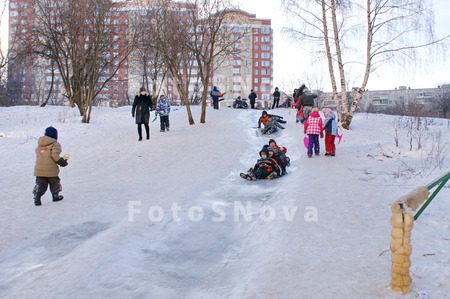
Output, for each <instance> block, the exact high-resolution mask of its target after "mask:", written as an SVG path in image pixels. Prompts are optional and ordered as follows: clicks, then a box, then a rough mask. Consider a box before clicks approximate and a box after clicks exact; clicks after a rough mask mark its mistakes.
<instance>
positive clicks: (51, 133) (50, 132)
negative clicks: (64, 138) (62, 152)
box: [45, 127, 58, 140]
mask: <svg viewBox="0 0 450 299" xmlns="http://www.w3.org/2000/svg"><path fill="white" fill-rule="evenodd" d="M45 136H48V137H50V138H53V139H56V140H58V130H56V129H55V128H53V127H48V128H47V129H45Z"/></svg>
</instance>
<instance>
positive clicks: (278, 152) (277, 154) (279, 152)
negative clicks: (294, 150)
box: [269, 139, 291, 175]
mask: <svg viewBox="0 0 450 299" xmlns="http://www.w3.org/2000/svg"><path fill="white" fill-rule="evenodd" d="M269 147H270V148H273V153H274V157H273V158H274V159H275V160H276V161H277V162H278V164H279V165H280V167H281V175H285V174H287V172H286V167H287V166H290V165H291V159H290V158H289V157H288V156H286V152H287V149H286V148H285V147H280V146H278V145H277V142H276V141H275V139H270V140H269Z"/></svg>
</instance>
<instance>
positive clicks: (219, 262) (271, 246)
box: [0, 107, 450, 299]
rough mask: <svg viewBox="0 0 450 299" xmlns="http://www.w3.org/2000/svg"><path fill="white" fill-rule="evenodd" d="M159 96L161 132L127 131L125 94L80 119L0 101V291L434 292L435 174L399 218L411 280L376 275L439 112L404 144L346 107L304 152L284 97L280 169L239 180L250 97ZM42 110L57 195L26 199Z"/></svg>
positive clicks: (440, 199)
mask: <svg viewBox="0 0 450 299" xmlns="http://www.w3.org/2000/svg"><path fill="white" fill-rule="evenodd" d="M174 110H176V111H173V112H172V113H171V116H170V117H171V131H170V132H168V133H167V132H166V133H161V132H159V121H158V122H155V123H153V124H151V139H150V141H142V142H138V141H137V139H138V136H137V132H136V125H135V124H134V120H133V119H132V117H131V108H130V107H122V108H118V109H112V108H96V109H94V111H93V115H92V123H91V124H82V123H81V121H80V117H79V116H78V113H77V110H76V109H70V108H68V107H46V108H39V107H11V108H0V136H1V137H0V149H1V152H2V155H1V171H0V188H1V193H2V201H1V206H0V238H1V239H0V240H1V241H0V297H1V298H14V299H16V298H417V297H418V296H419V293H420V292H422V294H421V296H422V297H423V296H425V297H428V298H430V299H431V298H448V296H449V295H448V294H450V252H449V251H450V214H449V211H450V201H449V199H450V188H449V184H447V186H446V187H445V188H444V189H443V190H442V191H441V192H440V193H439V195H438V196H437V198H436V199H435V200H434V201H433V202H432V203H431V204H430V205H429V207H428V208H427V210H426V211H425V212H424V213H423V214H422V216H421V217H420V218H419V219H418V221H417V222H416V223H415V227H414V229H413V234H412V247H413V253H412V256H411V260H412V267H411V276H412V278H413V284H412V291H411V293H409V294H407V295H406V296H403V295H400V294H399V293H396V292H394V291H392V290H391V289H390V287H389V283H390V267H391V258H390V251H389V242H390V230H391V227H390V222H389V219H390V216H391V211H390V205H391V204H392V202H393V201H395V200H396V199H397V198H398V197H400V196H402V195H404V194H405V193H407V192H409V191H410V190H412V189H414V188H416V187H418V186H420V185H426V184H428V183H430V182H432V181H433V180H434V179H436V178H438V177H440V176H441V175H442V174H444V173H446V172H448V171H449V164H450V160H449V157H448V156H449V140H450V127H449V124H448V121H447V120H439V119H437V120H433V122H432V123H431V124H430V125H429V126H428V130H427V131H424V132H423V135H422V138H423V139H422V140H423V141H422V143H423V145H424V146H423V148H422V149H421V150H416V149H415V146H413V147H414V149H413V150H412V151H410V150H409V142H408V136H407V133H406V131H405V130H403V129H402V130H399V133H400V139H399V147H398V148H396V147H395V138H394V136H395V131H396V129H395V128H396V127H399V126H397V125H395V123H396V121H397V120H398V117H394V116H386V115H372V114H358V115H356V116H355V117H354V119H353V123H352V128H351V130H349V131H345V132H344V137H343V139H342V142H341V143H340V144H339V145H337V155H336V157H327V156H323V153H324V148H323V139H322V140H321V142H322V148H321V154H322V155H321V156H319V157H313V158H312V159H308V158H307V156H306V149H305V148H304V146H303V130H302V125H301V124H296V123H295V122H294V111H293V110H290V109H277V110H276V111H274V113H276V114H279V115H282V116H284V117H285V119H287V120H288V123H287V124H286V129H285V130H283V131H281V132H278V133H276V134H275V135H272V136H270V137H271V138H275V139H276V140H277V142H278V144H279V145H282V146H286V147H287V149H288V156H290V158H291V167H289V168H288V175H287V176H285V177H282V178H280V179H276V180H263V181H256V182H248V181H245V180H243V179H241V178H240V177H239V173H240V172H242V171H246V170H247V169H248V168H249V167H250V166H252V165H253V164H254V163H255V162H256V159H257V158H258V152H259V150H260V148H261V147H262V146H263V145H264V144H265V143H267V142H268V140H269V137H267V136H259V135H258V134H257V132H256V130H255V129H254V127H255V126H256V124H257V119H258V117H259V116H260V113H261V111H255V110H254V111H251V110H235V109H229V108H221V109H220V110H218V111H216V110H212V109H210V110H208V111H207V123H206V124H196V125H194V126H189V125H188V123H187V117H186V112H185V110H184V109H183V108H175V109H174ZM193 113H194V117H195V120H196V121H198V119H199V114H200V111H199V110H197V107H194V109H193ZM50 125H53V126H54V127H56V128H57V129H58V131H59V141H60V143H61V145H62V148H63V153H69V154H70V160H69V166H68V167H66V168H62V169H61V173H60V177H61V182H62V185H63V192H62V193H61V194H63V195H64V200H63V201H61V202H57V203H53V202H52V201H51V197H50V194H49V192H47V193H46V194H45V195H44V197H43V205H42V206H40V207H35V206H34V204H33V200H32V194H31V191H32V189H33V186H34V177H33V167H34V162H35V157H34V149H35V147H36V146H37V139H38V138H39V137H40V136H41V135H43V132H44V130H45V128H46V127H48V126H50ZM439 132H440V133H439ZM414 142H415V141H414ZM414 144H415V143H414ZM437 144H440V145H441V148H443V151H442V154H441V156H440V158H441V160H442V159H443V161H441V163H438V162H437V161H438V158H439V155H437V154H436V152H437V151H438V150H437ZM433 146H434V147H433ZM432 149H433V152H434V153H432V154H430V152H431V151H432Z"/></svg>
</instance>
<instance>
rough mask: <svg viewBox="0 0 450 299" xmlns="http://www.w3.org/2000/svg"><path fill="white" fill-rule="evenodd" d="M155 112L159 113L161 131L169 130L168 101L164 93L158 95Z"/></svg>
mask: <svg viewBox="0 0 450 299" xmlns="http://www.w3.org/2000/svg"><path fill="white" fill-rule="evenodd" d="M156 113H158V114H159V120H160V122H161V130H160V131H161V132H165V130H167V132H169V127H170V123H169V114H170V103H169V101H168V100H167V99H166V97H165V96H164V95H160V96H159V101H158V104H157V105H156Z"/></svg>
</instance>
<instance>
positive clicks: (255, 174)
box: [240, 148, 281, 181]
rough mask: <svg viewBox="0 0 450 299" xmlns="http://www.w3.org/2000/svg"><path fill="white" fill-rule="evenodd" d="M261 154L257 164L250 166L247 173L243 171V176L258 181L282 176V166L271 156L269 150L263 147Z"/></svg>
mask: <svg viewBox="0 0 450 299" xmlns="http://www.w3.org/2000/svg"><path fill="white" fill-rule="evenodd" d="M259 155H260V157H261V158H260V159H258V161H257V162H256V164H255V166H254V167H252V168H250V169H249V170H248V171H247V173H241V174H240V176H241V178H243V179H246V180H249V181H256V180H259V179H268V180H270V179H274V178H276V177H278V176H280V174H281V173H280V166H279V165H278V163H277V162H276V161H275V160H274V159H273V158H270V157H269V151H268V150H267V149H266V148H263V149H262V150H261V151H260V152H259Z"/></svg>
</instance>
